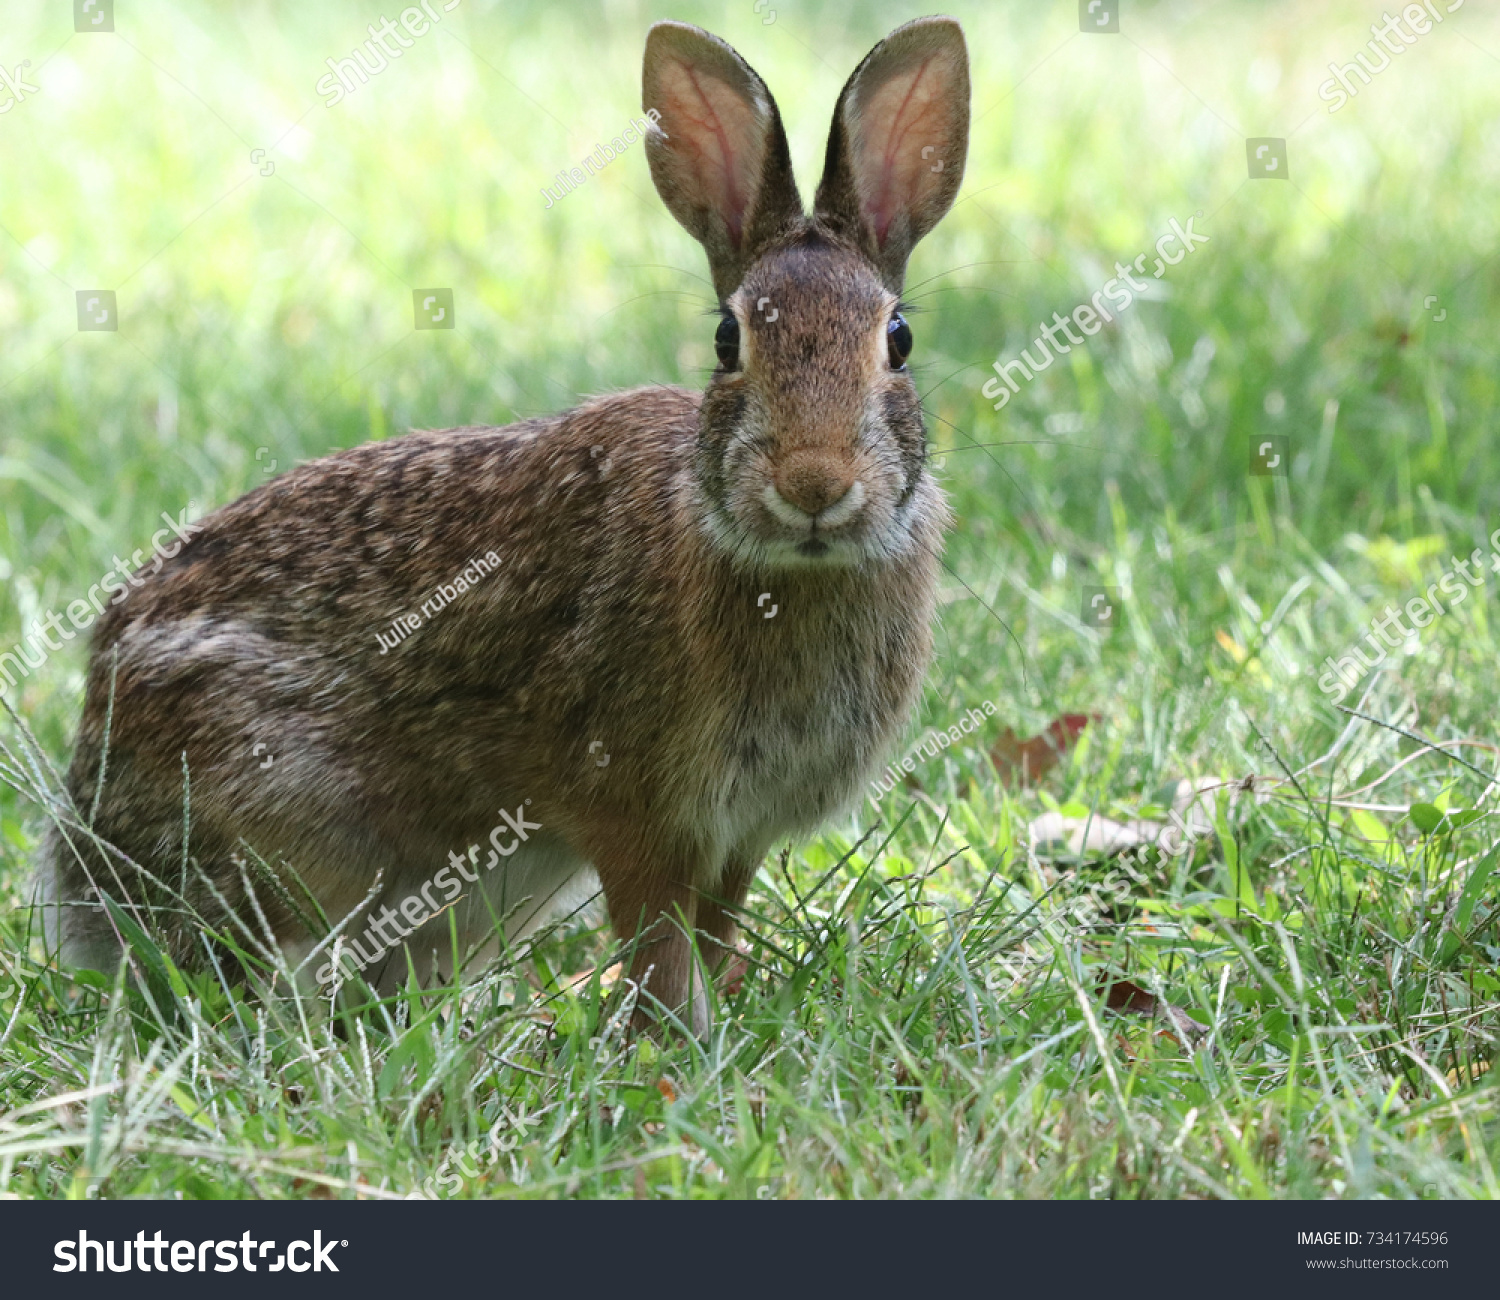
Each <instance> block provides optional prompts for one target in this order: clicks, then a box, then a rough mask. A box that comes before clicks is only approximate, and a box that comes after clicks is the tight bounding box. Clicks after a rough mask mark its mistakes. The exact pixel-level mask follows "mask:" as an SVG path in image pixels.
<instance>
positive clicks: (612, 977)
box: [563, 962, 625, 992]
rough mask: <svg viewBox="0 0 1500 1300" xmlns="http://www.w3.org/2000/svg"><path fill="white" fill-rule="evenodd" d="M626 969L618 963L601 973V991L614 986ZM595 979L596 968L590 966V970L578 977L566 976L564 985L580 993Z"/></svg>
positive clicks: (580, 972) (582, 971)
mask: <svg viewBox="0 0 1500 1300" xmlns="http://www.w3.org/2000/svg"><path fill="white" fill-rule="evenodd" d="M624 969H625V967H624V964H623V963H622V962H616V963H615V964H614V965H613V966H609V967H606V968H605V969H604V970H602V971H600V972H599V988H600V990H601V991H602V990H607V989H608V988H609V986H610V985H611V984H613V983H614V982H615V981H616V980H617V979H619V978H620V972H621V971H622V970H624ZM593 978H594V968H593V967H592V966H590V967H589V968H588V970H581V971H579V972H578V973H577V974H576V975H567V976H564V978H563V983H564V984H566V985H567V986H568V987H569V988H570V989H573V990H574V991H575V992H578V991H581V990H582V989H583V988H585V987H586V986H587V985H588V982H589V981H590V980H591V979H593Z"/></svg>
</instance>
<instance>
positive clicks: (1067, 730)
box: [990, 713, 1100, 785]
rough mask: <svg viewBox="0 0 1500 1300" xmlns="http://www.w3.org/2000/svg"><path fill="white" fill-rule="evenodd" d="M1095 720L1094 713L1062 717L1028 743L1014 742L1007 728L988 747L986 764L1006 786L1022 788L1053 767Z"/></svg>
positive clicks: (1068, 714)
mask: <svg viewBox="0 0 1500 1300" xmlns="http://www.w3.org/2000/svg"><path fill="white" fill-rule="evenodd" d="M1099 718H1100V715H1099V714H1097V713H1064V714H1063V715H1062V716H1061V717H1060V718H1054V719H1053V720H1052V721H1051V722H1049V723H1048V724H1047V726H1046V727H1045V728H1044V729H1043V730H1042V731H1040V732H1039V733H1037V734H1036V735H1035V736H1032V737H1031V738H1030V739H1029V740H1020V739H1018V738H1017V736H1016V733H1015V732H1014V731H1012V730H1011V729H1010V728H1009V727H1007V728H1006V729H1005V730H1004V731H1002V732H1001V733H1000V738H999V739H998V740H996V741H995V743H994V744H993V745H992V746H990V761H991V762H993V763H994V765H995V770H996V771H997V772H999V773H1000V780H1001V781H1003V782H1004V783H1005V784H1006V785H1015V784H1020V785H1025V784H1026V783H1028V782H1030V781H1035V780H1036V779H1037V777H1039V776H1041V775H1042V774H1043V773H1044V772H1048V771H1050V770H1051V769H1052V768H1054V767H1056V766H1057V764H1058V761H1059V760H1060V759H1061V758H1062V756H1063V755H1064V754H1066V753H1067V752H1068V750H1070V749H1072V748H1073V745H1074V744H1075V743H1076V742H1077V740H1078V737H1079V735H1080V734H1081V733H1082V731H1083V729H1084V728H1085V727H1086V726H1088V725H1089V723H1090V722H1097V721H1098V720H1099Z"/></svg>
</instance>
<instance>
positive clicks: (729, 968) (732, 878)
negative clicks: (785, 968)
mask: <svg viewBox="0 0 1500 1300" xmlns="http://www.w3.org/2000/svg"><path fill="white" fill-rule="evenodd" d="M763 856H764V855H763V854H760V853H752V852H749V851H741V850H737V851H736V852H734V853H731V854H730V855H729V861H728V862H727V863H726V864H725V866H724V873H723V875H721V876H720V877H719V883H718V885H717V887H715V888H713V889H705V890H704V891H703V893H702V895H701V896H700V898H699V899H698V918H697V919H698V927H697V928H698V936H699V939H698V941H699V944H700V945H701V948H702V952H703V960H704V961H706V962H707V963H708V966H709V969H710V970H712V971H713V972H714V973H715V975H716V976H717V977H718V978H719V979H720V981H721V983H720V986H719V987H720V989H721V990H722V989H723V988H725V987H726V985H725V983H724V982H723V981H724V980H725V978H726V976H727V977H730V978H739V979H743V978H744V961H743V959H742V958H741V957H740V954H739V950H738V947H737V940H738V938H739V923H738V917H739V913H740V910H741V909H742V908H743V907H744V905H745V895H746V894H747V893H748V892H749V890H750V882H751V881H753V880H754V879H755V873H756V872H757V871H759V870H760V862H761V858H762V857H763ZM736 966H738V968H739V969H738V971H737V972H736Z"/></svg>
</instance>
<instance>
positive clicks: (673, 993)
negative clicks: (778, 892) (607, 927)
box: [594, 846, 710, 1038]
mask: <svg viewBox="0 0 1500 1300" xmlns="http://www.w3.org/2000/svg"><path fill="white" fill-rule="evenodd" d="M697 865H698V864H697V861H696V856H695V855H692V854H687V853H680V854H675V853H670V852H668V853H662V852H660V851H657V852H655V853H649V852H636V853H630V852H627V851H624V850H623V849H622V848H621V847H620V846H615V847H614V848H612V849H611V850H609V851H607V852H606V853H604V854H601V855H599V856H596V858H595V860H594V869H595V871H596V872H597V873H598V876H599V883H600V884H601V885H603V887H604V901H605V903H606V904H607V905H608V907H609V919H610V924H611V925H612V926H613V927H614V931H615V934H616V935H617V936H618V937H619V938H620V939H622V940H623V941H624V942H625V943H626V945H627V948H628V950H629V951H631V952H633V954H634V955H633V957H632V959H631V962H630V971H629V975H628V978H629V979H630V981H631V982H632V983H633V984H634V985H635V986H636V988H637V989H638V990H639V995H638V997H639V1000H638V1002H637V1005H636V1011H635V1018H634V1022H633V1028H634V1029H636V1030H637V1031H640V1030H643V1029H648V1028H651V1027H653V1026H655V1025H658V1024H659V1023H660V1022H661V1021H662V1019H663V1016H662V1008H663V1007H665V1008H666V1010H667V1011H669V1012H671V1013H673V1014H675V1015H677V1016H679V1017H680V1018H681V1019H682V1022H683V1023H684V1024H685V1025H687V1026H688V1027H689V1028H690V1029H691V1030H692V1032H693V1033H694V1035H696V1036H697V1037H699V1038H702V1037H704V1036H706V1035H707V1033H708V1030H709V1025H710V1019H709V1009H708V980H707V975H706V972H705V971H704V968H703V962H702V960H701V958H700V957H699V955H698V953H697V945H696V943H695V940H694V936H693V927H694V923H695V921H696V918H697V911H698V891H697V889H696V888H695V887H694V886H693V885H692V884H691V883H690V882H691V880H692V879H693V877H694V876H695V875H696V874H697V872H696V867H697Z"/></svg>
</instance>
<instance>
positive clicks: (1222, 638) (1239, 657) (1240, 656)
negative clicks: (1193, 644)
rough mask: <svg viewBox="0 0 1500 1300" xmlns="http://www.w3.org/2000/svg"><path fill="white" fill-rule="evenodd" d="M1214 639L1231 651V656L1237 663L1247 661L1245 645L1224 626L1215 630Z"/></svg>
mask: <svg viewBox="0 0 1500 1300" xmlns="http://www.w3.org/2000/svg"><path fill="white" fill-rule="evenodd" d="M1214 640H1215V641H1217V642H1218V643H1219V644H1220V645H1221V646H1222V647H1223V648H1224V649H1225V650H1226V651H1228V653H1229V657H1230V658H1231V659H1233V660H1234V661H1235V663H1237V664H1242V663H1244V662H1245V647H1244V646H1242V645H1241V644H1240V643H1239V642H1238V641H1236V640H1235V639H1234V638H1233V637H1232V636H1230V635H1229V633H1228V632H1226V631H1224V629H1223V628H1218V629H1216V630H1215V631H1214Z"/></svg>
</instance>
